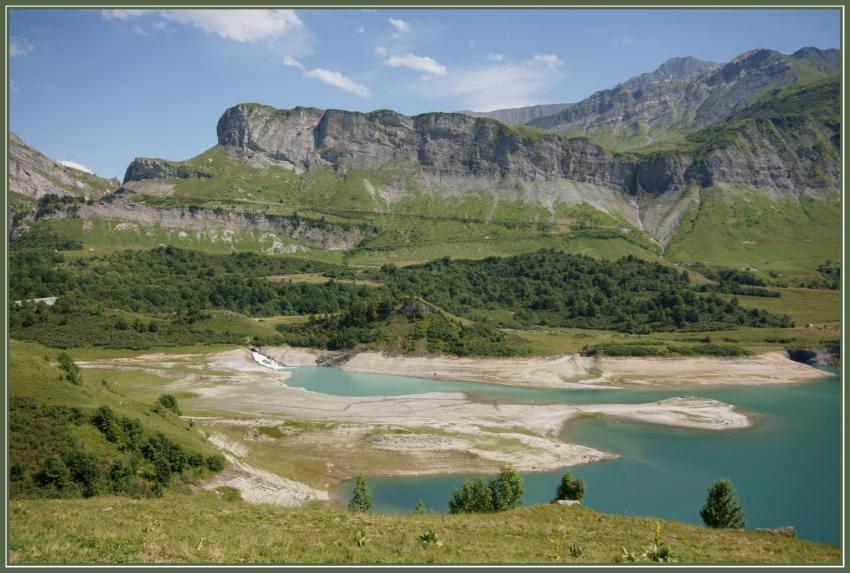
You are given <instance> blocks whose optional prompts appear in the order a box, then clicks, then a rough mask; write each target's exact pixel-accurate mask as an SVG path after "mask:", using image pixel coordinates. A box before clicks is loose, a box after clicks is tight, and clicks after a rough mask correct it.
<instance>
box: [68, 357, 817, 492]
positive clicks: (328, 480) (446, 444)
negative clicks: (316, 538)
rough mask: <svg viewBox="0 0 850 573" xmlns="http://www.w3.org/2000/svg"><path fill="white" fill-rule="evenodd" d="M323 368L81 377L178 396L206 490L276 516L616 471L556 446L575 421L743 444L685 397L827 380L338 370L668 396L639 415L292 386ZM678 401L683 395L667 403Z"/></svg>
mask: <svg viewBox="0 0 850 573" xmlns="http://www.w3.org/2000/svg"><path fill="white" fill-rule="evenodd" d="M322 358H323V354H322V353H320V352H318V351H314V350H311V349H303V348H291V347H267V348H262V349H234V350H229V351H225V352H216V353H206V354H180V355H169V354H147V355H141V356H135V357H131V358H111V359H104V360H96V361H90V362H85V363H81V366H83V367H84V368H91V369H101V370H106V371H120V372H135V373H136V374H140V375H143V377H144V379H145V380H146V382H145V383H144V384H141V385H140V384H138V383H135V384H134V385H133V386H132V387H128V388H127V390H128V391H133V392H140V393H146V394H153V393H161V392H169V393H173V394H175V395H177V396H180V399H181V404H183V405H184V406H185V407H184V409H186V410H188V411H190V413H191V416H189V417H191V418H192V419H193V421H194V423H196V424H198V425H199V426H200V428H201V429H202V431H203V432H204V433H205V434H206V436H207V438H208V440H209V441H210V442H211V443H213V444H214V445H216V446H218V447H219V448H221V449H222V450H224V452H225V453H226V455H227V458H228V460H229V461H230V462H231V464H230V466H229V468H228V470H226V471H225V472H223V473H222V474H221V475H219V476H218V477H216V478H215V479H214V480H212V481H210V482H208V483H207V484H205V487H208V488H215V487H219V486H222V485H228V486H231V487H235V488H237V489H239V490H240V492H241V493H242V496H243V498H244V499H246V500H248V501H254V502H264V503H276V504H279V505H298V504H302V503H305V502H307V501H311V500H327V499H328V498H329V495H330V493H331V492H332V490H333V489H334V488H335V487H336V486H338V485H339V484H340V483H341V482H342V481H344V480H347V479H350V478H351V477H352V476H355V475H359V474H368V475H425V474H436V473H485V472H493V471H495V470H497V469H498V467H499V466H500V465H502V464H506V463H507V464H511V465H512V466H514V467H515V468H516V469H517V470H519V471H525V472H529V471H547V470H555V469H558V468H563V467H568V466H573V465H578V464H586V463H592V462H597V461H601V460H607V459H613V458H614V457H616V456H614V455H613V454H610V453H608V452H603V451H600V450H597V449H594V448H590V447H587V446H583V445H579V444H574V443H569V441H566V440H565V439H564V436H563V432H562V430H563V428H564V426H565V424H566V423H567V422H568V421H570V420H572V419H575V418H576V417H578V416H593V415H604V416H612V417H616V418H621V419H629V420H634V421H640V422H644V423H650V424H661V425H667V426H676V427H684V428H692V429H696V430H705V431H724V430H742V429H746V428H747V427H749V426H750V425H751V424H752V420H751V419H750V418H749V417H748V416H747V415H746V413H744V412H740V411H738V410H737V409H736V408H735V407H734V406H732V405H730V404H726V403H723V402H720V401H717V400H712V399H707V398H700V397H694V396H688V395H687V391H688V390H689V389H692V388H695V387H702V386H707V385H745V384H750V385H752V384H784V383H791V382H801V381H805V380H810V379H813V378H818V377H821V376H824V375H828V374H827V373H825V372H823V371H821V370H817V369H815V368H812V367H810V366H807V365H804V364H800V363H797V362H793V361H791V360H790V359H789V358H788V357H787V356H786V355H784V354H783V353H770V354H764V355H760V356H756V357H748V358H704V357H700V358H652V359H647V358H608V357H585V356H580V355H575V354H570V355H563V356H558V357H551V358H511V359H473V358H451V357H442V356H391V355H386V354H382V353H377V352H361V353H357V354H353V355H351V356H346V357H345V358H346V360H344V361H342V362H341V363H338V366H339V367H340V368H341V369H342V370H345V371H350V372H359V373H377V374H390V375H398V376H415V377H418V378H433V379H444V380H456V381H457V380H460V381H471V382H480V383H490V384H504V385H513V386H519V387H526V388H547V389H568V390H569V389H583V388H594V389H596V390H597V391H598V392H606V391H610V390H612V389H617V388H623V387H629V386H631V387H635V388H652V389H658V390H667V391H671V392H674V393H675V394H673V395H671V397H669V398H666V399H663V400H660V401H654V402H644V403H637V404H631V403H623V404H618V403H610V400H609V401H608V402H606V403H598V404H594V403H581V404H571V403H562V402H554V403H553V401H551V400H550V401H545V400H544V401H533V402H532V403H520V402H521V401H517V402H518V403H510V402H509V401H505V400H499V401H496V402H492V401H479V400H476V399H474V398H473V397H471V396H469V395H468V394H466V393H463V392H423V393H418V394H407V395H399V396H340V395H330V394H322V393H319V392H314V391H310V390H306V389H304V388H300V387H297V386H291V385H289V384H287V382H288V381H289V380H290V379H291V377H292V376H293V370H292V368H293V367H318V366H317V364H318V363H319V361H320V360H321V359H322ZM134 379H138V376H136V377H134ZM119 386H120V383H119ZM679 390H681V391H682V394H681V395H676V394H678V391H679ZM526 402H527V401H526ZM601 402H605V400H601Z"/></svg>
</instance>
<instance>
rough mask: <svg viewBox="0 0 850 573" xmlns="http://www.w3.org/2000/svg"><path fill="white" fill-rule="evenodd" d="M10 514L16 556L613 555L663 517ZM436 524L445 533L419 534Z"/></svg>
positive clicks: (98, 509)
mask: <svg viewBox="0 0 850 573" xmlns="http://www.w3.org/2000/svg"><path fill="white" fill-rule="evenodd" d="M414 503H415V501H414V500H411V506H412V505H413V504H414ZM10 517H11V518H10V522H11V523H10V529H9V537H10V545H9V548H10V558H11V561H12V562H13V563H98V562H100V563H136V562H157V563H167V562H176V563H188V562H217V563H549V564H555V563H560V564H570V563H611V562H617V561H618V560H619V559H620V556H621V555H622V548H623V547H626V548H627V549H629V550H631V551H635V552H638V553H640V552H642V551H643V550H644V549H645V548H646V547H647V546H648V545H649V544H650V543H651V542H652V541H653V537H654V534H655V522H654V521H653V520H652V519H647V518H640V517H626V516H614V515H607V514H603V513H598V512H596V511H593V510H592V509H589V508H584V507H563V506H533V507H527V508H522V509H517V510H513V511H509V512H506V513H500V514H472V515H446V516H443V515H433V514H432V515H408V516H404V515H386V514H355V513H351V512H347V511H343V510H340V509H325V508H320V507H318V506H313V507H304V508H298V509H284V508H278V507H274V506H267V505H253V506H252V505H248V504H245V503H243V502H241V501H238V500H236V501H226V500H225V499H224V496H223V495H222V494H216V493H205V494H196V495H167V496H166V497H164V498H161V499H150V500H132V499H127V498H114V497H112V498H110V497H102V498H95V499H89V500H70V501H68V500H63V501H46V500H32V501H30V500H15V501H13V502H12V503H11V507H10ZM429 528H430V529H432V530H433V532H434V533H435V534H436V538H437V541H439V542H440V543H441V545H437V544H436V543H434V544H426V545H423V543H422V542H420V540H419V538H420V536H422V535H423V534H424V533H425V532H426V531H427V530H428V529H429ZM661 539H662V540H663V541H664V543H666V544H667V545H668V546H669V547H670V548H671V549H672V551H673V555H674V556H675V557H676V558H677V560H678V562H680V563H777V564H778V563H833V564H837V563H838V562H839V560H840V552H839V549H838V548H837V547H835V546H831V545H824V544H817V543H810V542H807V541H801V540H796V539H788V538H785V537H780V536H777V535H772V534H769V533H759V532H739V531H730V530H711V529H705V528H701V527H697V526H694V525H685V524H682V523H679V522H667V521H665V522H662V524H661ZM558 546H560V550H558ZM570 546H576V547H580V548H581V551H580V553H581V554H580V555H579V556H577V557H571V555H570V551H569V548H570ZM577 552H578V551H577Z"/></svg>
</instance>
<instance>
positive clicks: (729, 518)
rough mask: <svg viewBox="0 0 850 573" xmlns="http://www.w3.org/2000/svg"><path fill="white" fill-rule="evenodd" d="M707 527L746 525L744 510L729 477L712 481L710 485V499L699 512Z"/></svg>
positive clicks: (734, 527) (735, 527) (738, 526)
mask: <svg viewBox="0 0 850 573" xmlns="http://www.w3.org/2000/svg"><path fill="white" fill-rule="evenodd" d="M699 514H700V517H702V521H703V523H705V525H706V527H713V528H728V529H743V528H744V527H746V517H745V515H744V510H743V509H742V508H741V505H740V504H739V503H738V496H737V495H736V494H735V489H734V488H733V487H732V482H730V481H729V480H728V479H722V480H720V481H715V482H712V483H711V485H709V486H708V499H707V500H706V502H705V506H704V507H703V508H702V510H701V511H700V512H699Z"/></svg>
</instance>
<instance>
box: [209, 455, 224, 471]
mask: <svg viewBox="0 0 850 573" xmlns="http://www.w3.org/2000/svg"><path fill="white" fill-rule="evenodd" d="M224 463H225V460H224V456H222V455H221V454H215V455H212V456H209V457H207V460H206V464H207V469H209V470H210V471H213V472H220V471H221V470H223V469H224Z"/></svg>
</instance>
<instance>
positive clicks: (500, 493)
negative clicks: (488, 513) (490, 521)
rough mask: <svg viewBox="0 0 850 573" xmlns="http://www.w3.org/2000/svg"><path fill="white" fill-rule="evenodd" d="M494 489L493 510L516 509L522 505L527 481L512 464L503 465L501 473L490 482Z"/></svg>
mask: <svg viewBox="0 0 850 573" xmlns="http://www.w3.org/2000/svg"><path fill="white" fill-rule="evenodd" d="M490 488H491V489H492V490H493V511H506V510H508V509H516V508H517V507H519V506H520V505H522V494H523V493H525V482H524V481H522V478H521V477H520V476H519V474H518V473H517V471H516V470H515V469H514V468H512V467H511V466H507V465H506V466H502V468H501V470H500V471H499V475H498V476H497V477H496V479H494V480H493V481H492V482H490Z"/></svg>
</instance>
